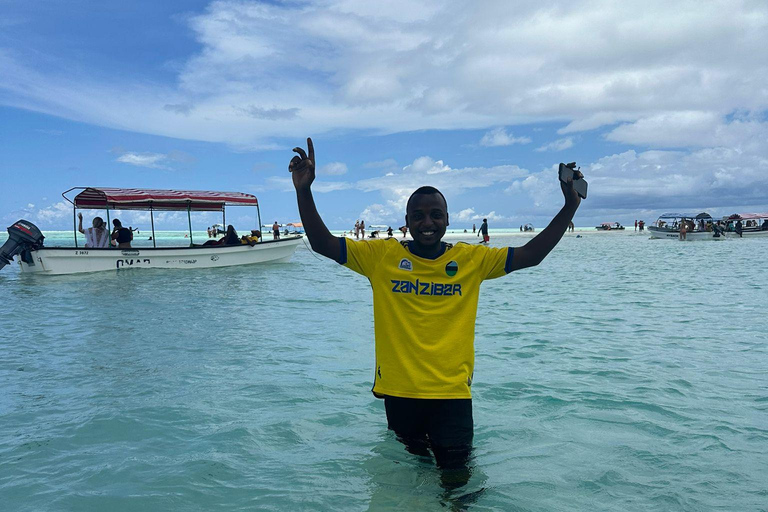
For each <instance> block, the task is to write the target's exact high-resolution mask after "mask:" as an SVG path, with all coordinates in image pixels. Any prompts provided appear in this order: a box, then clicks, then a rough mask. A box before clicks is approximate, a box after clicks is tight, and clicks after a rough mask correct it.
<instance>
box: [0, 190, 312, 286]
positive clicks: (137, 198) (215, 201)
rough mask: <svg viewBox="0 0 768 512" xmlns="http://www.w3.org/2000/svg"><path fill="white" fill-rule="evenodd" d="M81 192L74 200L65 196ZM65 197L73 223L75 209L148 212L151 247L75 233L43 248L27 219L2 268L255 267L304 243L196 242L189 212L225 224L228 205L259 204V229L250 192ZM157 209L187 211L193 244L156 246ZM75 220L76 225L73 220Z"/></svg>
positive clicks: (13, 231)
mask: <svg viewBox="0 0 768 512" xmlns="http://www.w3.org/2000/svg"><path fill="white" fill-rule="evenodd" d="M72 190H81V192H80V193H78V194H77V195H76V196H75V197H74V199H69V198H68V197H67V195H66V194H67V193H69V192H71V191H72ZM62 196H63V197H64V198H65V199H66V200H67V201H69V202H70V203H71V204H72V206H73V217H72V218H73V220H74V219H76V212H77V209H78V208H79V209H99V210H106V211H107V226H109V212H110V210H111V211H114V210H144V211H147V210H148V211H149V212H150V219H151V222H152V241H153V247H136V248H93V247H79V246H78V242H77V231H76V230H75V237H74V246H72V247H45V246H44V244H43V239H44V238H45V237H44V236H43V235H42V233H41V232H40V230H39V229H38V228H37V226H35V225H34V224H32V223H31V222H27V221H24V220H20V221H17V222H16V223H14V224H13V225H12V226H11V227H9V228H8V234H9V239H8V241H7V242H6V243H5V244H4V245H3V247H2V248H0V268H2V267H4V266H5V265H7V264H8V263H10V261H12V260H13V259H14V258H15V259H16V261H17V262H18V264H19V266H20V268H21V271H22V272H29V273H34V274H43V275H61V274H80V273H84V272H101V271H107V270H122V269H127V268H215V267H228V266H234V265H250V264H254V263H274V262H285V261H288V260H289V259H290V258H291V256H292V255H293V253H294V251H295V250H296V247H297V246H298V245H299V244H300V243H301V239H302V237H301V236H300V235H298V236H293V237H287V238H281V239H279V240H270V241H263V238H260V239H258V241H257V239H256V238H254V237H251V238H250V240H249V241H247V242H246V241H242V240H238V243H230V244H227V245H223V244H219V243H218V241H210V242H207V243H206V244H205V245H199V244H194V243H193V241H192V221H191V212H201V211H206V212H211V211H218V212H221V213H222V216H223V218H224V222H222V224H224V225H226V213H225V212H226V210H225V207H226V206H228V205H237V206H255V207H256V210H257V220H258V223H257V224H256V225H257V226H258V225H260V224H261V222H260V221H261V214H260V212H259V208H258V200H257V199H256V197H255V196H253V195H251V194H243V193H239V192H211V191H181V190H147V189H117V188H93V187H87V188H72V189H69V190H68V191H66V192H64V193H63V194H62ZM155 211H186V212H187V215H188V217H189V226H190V230H189V231H190V232H189V246H184V247H157V246H156V244H155V240H156V237H155V223H154V212H155ZM75 222H76V221H75Z"/></svg>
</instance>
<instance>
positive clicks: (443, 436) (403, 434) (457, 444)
mask: <svg viewBox="0 0 768 512" xmlns="http://www.w3.org/2000/svg"><path fill="white" fill-rule="evenodd" d="M384 408H385V409H386V411H387V424H388V426H389V428H390V429H391V430H393V431H394V432H395V434H396V435H397V437H398V438H399V439H400V440H401V441H402V442H403V443H404V444H405V445H406V447H407V448H408V450H409V451H410V452H411V453H415V454H417V455H428V454H429V452H428V451H427V448H429V449H431V450H432V453H433V454H434V455H435V461H436V462H437V465H438V466H441V467H444V468H456V467H462V466H464V465H466V463H467V460H468V459H469V456H470V453H471V451H472V438H473V437H474V424H473V421H472V400H471V399H469V398H466V399H444V400H443V399H421V398H400V397H395V396H386V397H384Z"/></svg>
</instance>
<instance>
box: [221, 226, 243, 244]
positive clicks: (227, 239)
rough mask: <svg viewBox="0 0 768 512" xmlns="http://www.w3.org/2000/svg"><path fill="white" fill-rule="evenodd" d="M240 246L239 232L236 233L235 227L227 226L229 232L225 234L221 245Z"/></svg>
mask: <svg viewBox="0 0 768 512" xmlns="http://www.w3.org/2000/svg"><path fill="white" fill-rule="evenodd" d="M239 244H240V237H239V236H237V231H235V227H234V226H233V225H232V224H230V225H229V226H227V232H226V233H225V234H224V238H222V239H221V240H219V245H239Z"/></svg>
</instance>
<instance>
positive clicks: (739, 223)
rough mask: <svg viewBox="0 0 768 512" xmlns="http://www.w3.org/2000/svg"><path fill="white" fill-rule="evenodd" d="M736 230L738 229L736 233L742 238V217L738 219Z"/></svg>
mask: <svg viewBox="0 0 768 512" xmlns="http://www.w3.org/2000/svg"><path fill="white" fill-rule="evenodd" d="M734 230H735V231H736V234H737V235H739V238H741V236H742V235H741V232H742V231H744V226H743V225H742V223H741V219H739V220H737V221H736V226H735V228H734Z"/></svg>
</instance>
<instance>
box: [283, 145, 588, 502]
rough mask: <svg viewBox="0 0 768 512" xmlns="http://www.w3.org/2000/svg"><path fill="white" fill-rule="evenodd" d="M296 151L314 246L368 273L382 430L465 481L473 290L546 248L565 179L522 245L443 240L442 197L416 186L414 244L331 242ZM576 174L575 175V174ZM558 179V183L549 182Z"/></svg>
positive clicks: (303, 156)
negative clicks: (540, 224)
mask: <svg viewBox="0 0 768 512" xmlns="http://www.w3.org/2000/svg"><path fill="white" fill-rule="evenodd" d="M307 145H308V152H305V151H304V150H303V149H302V148H298V147H297V148H294V151H295V152H296V153H298V156H294V157H293V158H292V159H291V162H290V164H289V166H288V169H289V171H290V172H291V173H292V181H293V185H294V187H295V189H296V198H297V202H298V206H299V214H300V215H301V221H302V222H303V223H304V227H305V229H306V232H307V237H308V238H309V241H310V244H311V245H312V249H313V250H315V251H316V252H318V253H320V254H322V255H323V256H325V257H327V258H330V259H332V260H334V261H336V262H337V263H339V264H341V265H344V266H345V267H347V268H349V269H350V270H353V271H355V272H357V273H359V274H362V275H364V276H366V277H367V278H368V280H369V282H370V283H371V288H372V289H373V313H374V329H375V340H376V348H375V351H376V368H375V373H374V385H373V389H372V391H373V394H374V395H375V396H376V397H377V398H382V399H384V408H385V410H386V415H387V424H388V427H389V428H390V429H391V430H393V431H394V432H395V434H396V435H397V436H398V438H399V439H400V441H402V442H403V443H404V444H405V445H406V447H407V448H408V449H409V451H411V452H413V453H419V454H423V455H428V454H429V451H428V450H431V452H432V454H433V455H434V456H435V460H436V462H437V464H438V466H439V467H440V468H441V469H443V470H444V471H443V473H442V477H443V484H444V485H446V486H450V487H459V486H461V485H464V484H465V483H466V482H467V480H468V479H469V470H468V467H467V464H468V460H469V457H470V454H471V450H472V439H473V436H474V425H473V419H472V399H471V386H472V379H473V376H474V335H475V320H476V317H477V303H478V297H479V294H480V284H481V283H482V282H483V281H485V280H487V279H495V278H498V277H502V276H504V275H506V274H509V273H510V272H512V271H515V270H520V269H524V268H527V267H533V266H536V265H538V264H539V263H541V261H542V260H543V259H544V258H545V257H546V256H547V255H548V254H549V253H550V251H552V249H554V247H555V246H556V245H557V243H558V242H559V241H560V239H561V238H562V236H563V234H564V233H565V230H566V228H567V227H568V223H569V222H570V221H571V219H572V218H573V216H574V214H575V213H576V210H577V208H578V207H579V204H580V202H581V199H580V198H579V196H578V194H577V193H576V192H575V191H574V188H573V182H572V180H569V181H568V182H567V183H561V190H562V193H563V196H564V199H565V205H564V206H563V207H562V209H561V210H560V212H559V213H558V214H557V215H556V216H555V217H554V219H552V221H551V222H550V224H549V226H547V227H546V229H544V230H543V231H542V232H541V233H540V234H539V235H538V236H536V237H535V238H533V239H531V240H530V241H528V243H526V244H525V245H524V246H522V247H515V248H513V247H504V248H496V247H488V246H485V245H476V244H467V243H458V244H456V245H452V244H447V243H445V242H443V241H442V239H443V236H444V235H445V232H446V228H447V227H448V225H449V222H448V207H447V202H446V200H445V197H444V196H443V194H442V193H440V191H439V190H437V189H436V188H433V187H420V188H418V189H417V190H416V191H415V192H414V193H413V194H412V195H411V196H410V198H409V199H408V201H407V203H406V216H405V222H406V225H407V226H408V228H409V230H410V232H411V236H412V238H413V240H411V241H405V240H403V241H398V240H394V239H381V240H372V241H368V242H365V243H362V242H355V241H352V240H347V239H346V238H338V237H335V236H333V235H332V234H331V233H330V231H328V228H327V227H326V226H325V223H324V222H323V219H322V218H321V217H320V214H319V213H318V212H317V207H316V206H315V200H314V197H313V195H312V190H311V185H312V183H313V181H314V180H315V165H316V161H315V150H314V146H313V144H312V139H307ZM582 177H583V176H582V175H581V173H580V172H576V173H574V178H576V179H579V178H582ZM555 179H557V178H555Z"/></svg>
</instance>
